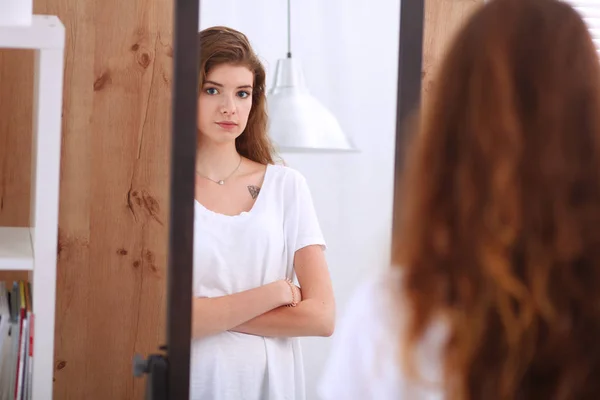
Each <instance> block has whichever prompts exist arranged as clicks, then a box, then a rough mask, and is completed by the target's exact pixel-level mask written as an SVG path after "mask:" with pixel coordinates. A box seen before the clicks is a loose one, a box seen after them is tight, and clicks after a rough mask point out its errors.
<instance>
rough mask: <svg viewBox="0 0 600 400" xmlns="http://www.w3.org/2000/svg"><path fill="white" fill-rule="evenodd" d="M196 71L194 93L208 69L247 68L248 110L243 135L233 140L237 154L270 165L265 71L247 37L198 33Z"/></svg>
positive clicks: (215, 30) (220, 29) (222, 30)
mask: <svg viewBox="0 0 600 400" xmlns="http://www.w3.org/2000/svg"><path fill="white" fill-rule="evenodd" d="M198 35H199V36H198V42H199V45H200V64H199V67H200V71H199V82H198V83H199V85H198V90H200V88H202V86H203V85H204V81H205V79H206V76H207V75H208V73H209V72H210V70H211V69H212V68H214V67H216V66H219V65H223V64H231V65H236V66H237V65H239V66H244V67H247V68H248V69H249V70H250V71H252V73H253V74H254V84H253V88H252V108H251V110H250V115H249V116H248V124H247V125H246V129H245V130H244V132H243V133H242V134H241V135H240V136H239V137H238V138H237V139H236V142H235V143H236V147H237V150H238V152H239V153H240V154H241V155H242V156H244V157H247V158H249V159H251V160H253V161H256V162H259V163H261V164H271V163H273V147H272V144H271V141H270V139H269V136H268V134H267V109H266V107H267V106H266V92H265V90H266V82H265V69H264V67H263V65H262V63H261V62H260V60H259V59H258V56H257V55H256V53H255V52H254V50H253V49H252V46H251V45H250V42H249V41H248V38H247V37H246V35H244V34H243V33H241V32H239V31H236V30H235V29H232V28H228V27H224V26H214V27H211V28H207V29H204V30H202V31H201V32H200V33H199V34H198Z"/></svg>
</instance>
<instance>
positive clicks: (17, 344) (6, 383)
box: [0, 281, 34, 400]
mask: <svg viewBox="0 0 600 400" xmlns="http://www.w3.org/2000/svg"><path fill="white" fill-rule="evenodd" d="M31 305H32V293H31V284H30V283H28V282H24V281H15V282H1V281H0V400H30V399H31V384H32V380H31V373H32V370H33V368H32V367H33V327H34V314H33V310H32V308H31Z"/></svg>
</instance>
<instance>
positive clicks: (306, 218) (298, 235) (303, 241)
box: [286, 170, 326, 253]
mask: <svg viewBox="0 0 600 400" xmlns="http://www.w3.org/2000/svg"><path fill="white" fill-rule="evenodd" d="M290 172H291V173H292V174H293V183H292V185H293V190H291V191H288V195H289V196H291V197H292V198H291V199H287V200H288V204H289V205H290V208H289V210H288V211H289V214H288V216H287V221H286V225H287V227H286V229H287V230H288V235H289V237H290V239H291V241H292V243H291V244H292V251H293V252H294V253H295V252H296V251H298V250H300V249H302V248H304V247H306V246H311V245H320V246H322V247H323V249H325V248H326V243H325V238H324V237H323V233H322V231H321V226H320V224H319V219H318V217H317V212H316V210H315V207H314V204H313V199H312V195H311V193H310V189H309V187H308V183H307V182H306V179H305V178H304V176H303V175H302V174H300V173H299V172H297V171H294V170H290Z"/></svg>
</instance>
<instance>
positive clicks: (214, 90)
mask: <svg viewBox="0 0 600 400" xmlns="http://www.w3.org/2000/svg"><path fill="white" fill-rule="evenodd" d="M206 93H207V94H217V93H219V92H218V91H217V89H215V88H208V89H206Z"/></svg>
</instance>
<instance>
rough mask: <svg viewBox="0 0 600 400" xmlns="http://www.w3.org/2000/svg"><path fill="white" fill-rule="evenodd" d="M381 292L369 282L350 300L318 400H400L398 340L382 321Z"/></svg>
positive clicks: (376, 284)
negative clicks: (397, 356) (397, 359)
mask: <svg viewBox="0 0 600 400" xmlns="http://www.w3.org/2000/svg"><path fill="white" fill-rule="evenodd" d="M381 292H382V290H381V287H380V285H379V284H378V283H377V282H374V281H369V282H367V283H365V284H363V286H361V287H360V288H359V289H358V290H357V291H356V292H355V294H354V296H353V297H352V298H351V300H350V301H349V303H348V305H347V309H346V310H347V311H346V312H345V314H344V316H343V318H342V320H341V321H340V322H339V324H338V327H337V328H336V331H335V333H334V335H333V343H332V349H331V353H330V356H329V359H328V362H327V364H326V366H325V370H324V373H323V375H322V378H321V382H320V384H319V387H318V391H319V395H320V399H321V400H334V399H335V400H337V399H345V400H353V399H356V400H359V399H360V400H362V399H378V400H387V399H399V398H401V397H399V387H398V379H399V369H398V367H397V365H396V359H395V358H394V356H395V355H397V354H398V353H397V352H396V351H395V350H394V348H395V343H397V342H398V338H397V335H395V334H394V333H393V332H390V330H389V329H386V326H385V325H386V324H385V322H383V321H382V319H383V318H381V314H384V315H385V313H382V312H381V309H379V307H378V304H379V303H381V299H380V297H381Z"/></svg>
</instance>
